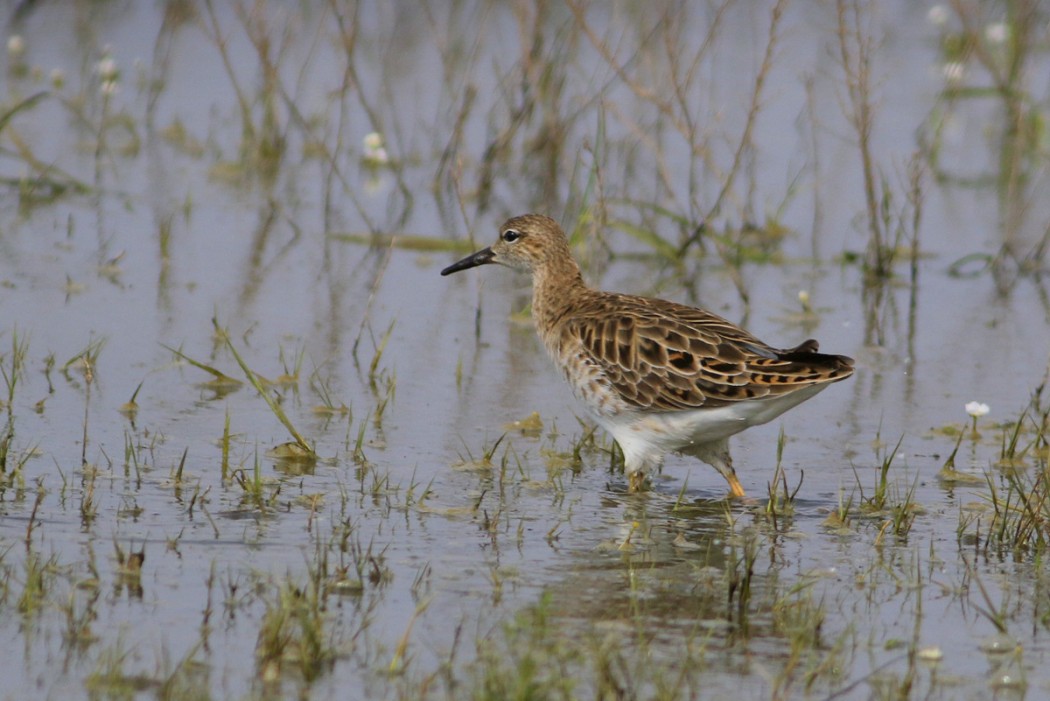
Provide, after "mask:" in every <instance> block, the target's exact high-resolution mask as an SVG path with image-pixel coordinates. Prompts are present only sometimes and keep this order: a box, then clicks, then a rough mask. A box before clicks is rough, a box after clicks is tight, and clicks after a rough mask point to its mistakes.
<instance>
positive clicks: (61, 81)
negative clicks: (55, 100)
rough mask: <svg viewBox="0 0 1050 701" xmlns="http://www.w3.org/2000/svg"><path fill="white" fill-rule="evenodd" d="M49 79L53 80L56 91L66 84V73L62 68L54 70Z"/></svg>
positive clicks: (52, 84)
mask: <svg viewBox="0 0 1050 701" xmlns="http://www.w3.org/2000/svg"><path fill="white" fill-rule="evenodd" d="M49 77H50V78H51V86H52V87H54V88H56V89H57V88H61V87H62V86H63V85H65V84H66V72H65V71H64V70H62V69H61V68H52V69H51V75H50V76H49Z"/></svg>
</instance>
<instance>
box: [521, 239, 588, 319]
mask: <svg viewBox="0 0 1050 701" xmlns="http://www.w3.org/2000/svg"><path fill="white" fill-rule="evenodd" d="M587 289H588V288H587V285H586V284H584V282H583V275H582V274H581V273H580V266H579V265H577V264H576V261H574V260H572V258H561V259H558V260H552V261H548V262H547V263H546V264H544V265H543V266H541V267H539V268H536V269H535V270H534V271H533V274H532V318H533V320H534V321H535V322H536V328H537V329H538V330H539V331H540V333H541V334H543V333H544V332H545V331H549V330H551V329H553V328H554V327H555V326H556V325H557V324H558V322H559V321H561V319H562V318H563V317H564V316H565V313H566V312H567V311H568V310H569V309H570V308H571V307H572V306H573V305H574V303H575V302H576V300H577V299H578V297H579V296H580V295H581V294H585V293H586V292H587Z"/></svg>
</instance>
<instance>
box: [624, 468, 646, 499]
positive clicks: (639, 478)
mask: <svg viewBox="0 0 1050 701" xmlns="http://www.w3.org/2000/svg"><path fill="white" fill-rule="evenodd" d="M645 489H646V480H645V472H643V471H642V470H638V471H637V472H631V473H629V474H628V475H627V491H628V493H630V494H637V493H638V492H644V491H645Z"/></svg>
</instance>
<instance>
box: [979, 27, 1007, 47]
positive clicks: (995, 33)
mask: <svg viewBox="0 0 1050 701" xmlns="http://www.w3.org/2000/svg"><path fill="white" fill-rule="evenodd" d="M984 38H985V39H986V40H987V41H988V43H989V44H1002V43H1005V42H1006V40H1007V39H1008V38H1010V27H1009V26H1008V25H1007V24H1006V22H992V23H991V24H989V25H988V26H987V27H985V28H984Z"/></svg>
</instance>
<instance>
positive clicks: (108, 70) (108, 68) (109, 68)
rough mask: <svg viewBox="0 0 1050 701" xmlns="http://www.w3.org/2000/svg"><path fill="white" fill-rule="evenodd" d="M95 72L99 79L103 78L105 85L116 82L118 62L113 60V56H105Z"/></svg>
mask: <svg viewBox="0 0 1050 701" xmlns="http://www.w3.org/2000/svg"><path fill="white" fill-rule="evenodd" d="M95 71H96V72H97V73H98V76H99V78H102V82H103V83H107V82H109V83H111V82H114V81H116V79H117V62H116V61H114V60H113V57H112V56H109V55H106V56H103V57H102V59H101V60H100V61H99V62H98V64H97V65H96V66H95Z"/></svg>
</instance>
